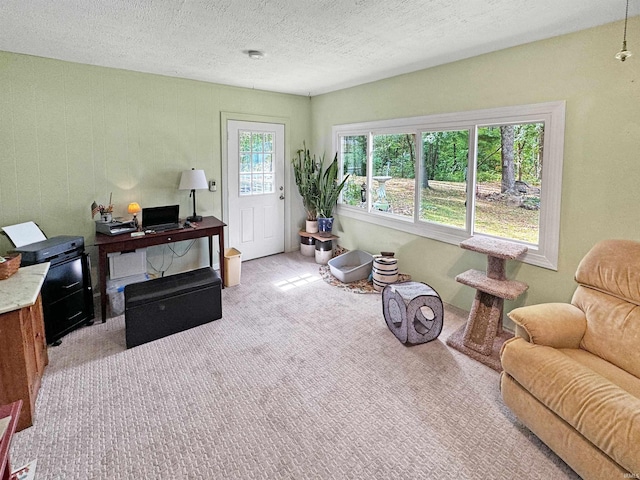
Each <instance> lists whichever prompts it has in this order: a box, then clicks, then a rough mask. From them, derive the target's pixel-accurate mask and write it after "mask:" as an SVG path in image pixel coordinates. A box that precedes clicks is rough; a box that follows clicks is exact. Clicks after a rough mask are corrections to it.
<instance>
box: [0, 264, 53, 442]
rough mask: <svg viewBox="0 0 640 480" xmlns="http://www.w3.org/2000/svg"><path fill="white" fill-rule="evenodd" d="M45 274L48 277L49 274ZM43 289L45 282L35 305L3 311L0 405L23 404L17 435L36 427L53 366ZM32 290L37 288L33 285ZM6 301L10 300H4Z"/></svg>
mask: <svg viewBox="0 0 640 480" xmlns="http://www.w3.org/2000/svg"><path fill="white" fill-rule="evenodd" d="M26 268H33V267H26ZM47 269H48V265H47ZM20 270H23V269H20ZM44 274H45V275H46V270H45V271H44ZM18 275H19V274H16V275H15V277H18ZM26 276H27V280H32V278H33V274H27V275H26ZM43 278H44V276H43ZM12 280H13V277H11V278H9V279H7V280H3V281H2V283H3V285H2V286H4V284H5V282H11V281H12ZM16 280H19V279H16ZM41 285H42V280H40V284H39V285H38V284H37V283H36V285H35V286H36V287H37V290H36V293H37V296H36V298H35V301H33V300H31V301H28V302H27V304H26V305H25V306H17V307H16V308H15V309H14V310H9V311H6V308H5V309H2V310H0V311H4V313H2V314H0V405H1V404H8V403H12V402H15V401H17V400H22V402H23V405H22V411H21V412H20V418H19V420H18V426H17V431H20V430H23V429H25V428H27V427H29V426H31V425H32V424H33V416H34V413H35V405H36V397H37V395H38V390H39V389H40V382H41V380H42V375H43V373H44V369H45V366H46V365H47V364H48V363H49V357H48V355H47V343H46V339H45V331H44V317H43V313H42V299H41V297H40V294H39V291H40V286H41ZM20 287H21V288H22V289H23V290H24V289H25V288H27V287H26V286H24V285H20ZM31 287H32V288H34V286H33V285H31ZM21 292H22V291H21ZM0 293H4V292H0ZM5 299H6V297H5V298H3V300H5Z"/></svg>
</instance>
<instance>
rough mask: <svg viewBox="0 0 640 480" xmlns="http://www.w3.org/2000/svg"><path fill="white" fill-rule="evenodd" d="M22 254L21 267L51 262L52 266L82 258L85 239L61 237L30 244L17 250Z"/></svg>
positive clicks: (68, 236)
mask: <svg viewBox="0 0 640 480" xmlns="http://www.w3.org/2000/svg"><path fill="white" fill-rule="evenodd" d="M15 251H16V252H18V253H20V254H22V261H21V262H20V266H22V267H26V266H27V265H35V264H37V263H43V262H50V263H51V266H53V265H57V264H58V263H62V262H64V261H65V260H69V259H71V258H76V257H79V256H82V254H83V253H84V237H74V236H70V235H60V236H59V237H53V238H48V239H46V240H42V241H41V242H36V243H30V244H29V245H23V246H22V247H20V248H16V249H15Z"/></svg>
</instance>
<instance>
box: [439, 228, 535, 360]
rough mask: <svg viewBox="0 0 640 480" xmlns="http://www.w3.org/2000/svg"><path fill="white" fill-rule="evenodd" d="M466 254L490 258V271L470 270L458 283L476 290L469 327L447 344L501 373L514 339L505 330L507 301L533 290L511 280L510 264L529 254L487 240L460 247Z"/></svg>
mask: <svg viewBox="0 0 640 480" xmlns="http://www.w3.org/2000/svg"><path fill="white" fill-rule="evenodd" d="M460 247H461V248H464V249H466V250H471V251H474V252H478V253H482V254H485V255H487V271H486V273H485V272H481V271H479V270H467V271H466V272H464V273H461V274H460V275H458V276H456V281H457V282H459V283H462V284H463V285H467V286H469V287H473V288H475V289H476V296H475V299H474V301H473V305H472V306H471V311H470V312H469V318H468V320H467V324H466V325H464V326H463V327H461V328H460V329H459V330H458V331H456V332H455V333H453V334H452V335H451V336H450V337H449V339H448V340H447V344H448V345H450V346H452V347H453V348H455V349H456V350H459V351H461V352H462V353H465V354H466V355H469V356H470V357H471V358H474V359H475V360H478V361H480V362H482V363H484V364H485V365H488V366H490V367H491V368H493V369H494V370H498V371H500V370H501V369H502V367H501V365H500V359H499V353H500V347H501V346H502V344H503V343H504V341H505V340H506V339H507V338H509V337H511V336H512V335H511V334H510V333H508V332H504V331H503V330H502V316H503V308H504V301H505V299H506V300H514V299H516V298H518V297H519V296H520V295H522V293H524V292H525V290H527V288H529V286H528V285H527V284H526V283H522V282H518V281H515V280H507V277H506V261H507V260H514V259H516V258H518V257H519V256H520V255H523V254H524V253H525V252H526V251H527V247H525V246H524V245H518V244H516V243H512V242H508V241H505V240H497V239H491V238H483V237H472V238H470V239H468V240H465V241H464V242H462V243H460Z"/></svg>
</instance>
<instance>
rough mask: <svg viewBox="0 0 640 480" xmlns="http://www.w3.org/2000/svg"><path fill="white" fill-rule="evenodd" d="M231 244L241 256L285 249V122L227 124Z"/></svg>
mask: <svg viewBox="0 0 640 480" xmlns="http://www.w3.org/2000/svg"><path fill="white" fill-rule="evenodd" d="M227 142H228V143H227V155H228V158H227V177H228V178H227V186H228V200H229V221H228V224H229V227H228V228H229V246H230V247H235V248H237V249H238V250H240V252H241V253H242V260H251V259H252V258H259V257H264V256H267V255H273V254H275V253H281V252H284V193H285V192H284V125H281V124H275V123H260V122H241V121H236V120H229V121H228V123H227Z"/></svg>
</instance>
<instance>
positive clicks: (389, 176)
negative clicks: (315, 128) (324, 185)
mask: <svg viewBox="0 0 640 480" xmlns="http://www.w3.org/2000/svg"><path fill="white" fill-rule="evenodd" d="M333 133H334V141H335V145H336V150H337V151H338V158H339V159H340V161H341V168H342V172H343V175H349V179H348V180H347V184H346V187H345V189H344V191H343V195H342V198H341V201H340V207H339V210H338V212H339V214H341V215H345V216H351V217H355V218H359V219H362V220H365V221H371V222H375V223H378V224H381V225H384V226H387V227H391V228H397V229H399V230H403V231H408V232H412V233H416V234H418V235H422V236H426V237H430V238H435V239H438V240H442V241H447V242H450V243H459V242H460V241H462V240H464V239H466V238H469V237H470V236H473V235H485V236H491V237H497V238H503V239H507V240H511V241H514V242H518V243H523V244H525V245H527V247H528V248H529V251H528V253H527V255H526V257H525V258H524V261H526V262H528V263H532V264H535V265H540V266H543V267H547V268H553V269H555V268H557V252H558V235H559V223H560V222H559V220H560V193H561V185H562V178H561V175H562V156H563V142H564V102H554V103H546V104H538V105H525V106H517V107H506V108H498V109H491V110H480V111H473V112H461V113H455V114H445V115H433V116H428V117H417V118H406V119H395V120H387V121H381V122H367V123H360V124H352V125H340V126H336V127H334V129H333Z"/></svg>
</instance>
